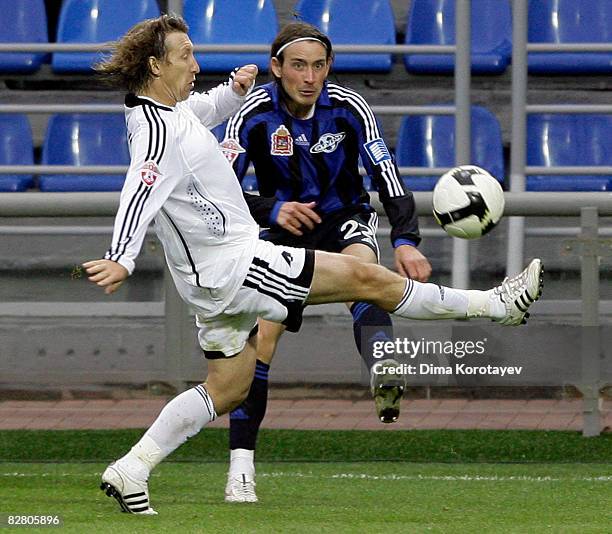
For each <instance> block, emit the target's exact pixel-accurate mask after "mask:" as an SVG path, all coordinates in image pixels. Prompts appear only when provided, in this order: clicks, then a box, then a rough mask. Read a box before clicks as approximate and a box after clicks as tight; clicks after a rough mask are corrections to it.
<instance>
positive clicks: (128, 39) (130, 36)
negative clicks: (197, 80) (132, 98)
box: [94, 15, 189, 93]
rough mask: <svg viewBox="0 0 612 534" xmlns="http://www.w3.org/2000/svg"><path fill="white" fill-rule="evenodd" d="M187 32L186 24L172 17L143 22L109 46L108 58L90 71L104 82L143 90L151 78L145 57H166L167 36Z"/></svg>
mask: <svg viewBox="0 0 612 534" xmlns="http://www.w3.org/2000/svg"><path fill="white" fill-rule="evenodd" d="M188 31H189V26H187V23H186V22H185V21H184V20H183V19H182V18H181V17H178V16H176V15H162V16H161V17H157V18H156V19H147V20H143V21H142V22H139V23H138V24H136V25H134V26H132V28H130V29H129V30H128V31H127V33H126V34H125V35H124V36H123V37H122V38H121V39H119V41H116V42H115V43H113V44H112V47H113V52H112V54H111V55H110V57H108V58H106V59H103V60H102V61H100V62H99V63H98V64H96V65H95V66H94V70H95V71H96V72H98V73H99V74H101V75H102V76H103V77H104V78H105V79H106V80H107V81H108V82H110V83H112V84H114V85H119V86H121V87H123V88H125V89H127V90H128V91H130V92H132V93H137V92H138V91H141V90H143V89H144V88H146V87H147V86H148V85H149V83H150V81H151V79H152V78H153V74H152V73H151V68H150V66H149V61H148V59H149V57H151V56H152V57H155V58H157V59H160V60H161V59H164V58H165V57H166V53H167V50H166V37H167V35H168V34H169V33H174V32H180V33H187V32H188Z"/></svg>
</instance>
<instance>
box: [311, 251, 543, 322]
mask: <svg viewBox="0 0 612 534" xmlns="http://www.w3.org/2000/svg"><path fill="white" fill-rule="evenodd" d="M542 274H543V268H542V262H541V261H540V260H539V259H534V260H532V261H531V262H530V263H529V265H528V266H527V267H526V268H525V269H524V270H523V271H522V272H521V273H519V274H518V275H516V276H514V277H512V278H509V279H505V280H504V281H503V282H502V283H501V284H500V285H499V286H497V287H495V288H493V289H490V290H488V291H477V290H467V289H454V288H450V287H444V286H438V285H435V284H430V283H426V284H425V283H421V282H417V281H414V280H409V279H406V278H402V277H401V276H399V275H397V274H395V273H393V272H391V271H389V270H388V269H386V268H384V267H381V266H380V265H373V264H366V263H363V262H360V261H359V260H357V259H355V258H350V257H348V256H346V255H342V254H330V253H326V252H319V251H317V252H316V262H315V276H314V279H313V283H312V287H311V291H310V294H309V295H308V298H307V301H306V302H307V304H321V303H324V302H338V301H344V300H346V301H349V300H363V301H366V302H372V303H374V304H376V305H378V306H380V307H381V308H383V309H385V310H387V311H389V312H391V313H394V314H396V315H399V316H400V317H404V318H406V319H419V320H439V319H468V318H477V317H482V318H489V319H493V320H494V321H496V322H499V323H500V324H502V325H505V326H516V325H519V324H523V323H524V322H525V321H526V320H527V318H528V316H529V315H528V312H527V310H528V308H529V306H530V305H531V304H532V303H533V302H534V301H536V300H537V299H538V298H539V297H540V294H541V292H542V284H543V279H542Z"/></svg>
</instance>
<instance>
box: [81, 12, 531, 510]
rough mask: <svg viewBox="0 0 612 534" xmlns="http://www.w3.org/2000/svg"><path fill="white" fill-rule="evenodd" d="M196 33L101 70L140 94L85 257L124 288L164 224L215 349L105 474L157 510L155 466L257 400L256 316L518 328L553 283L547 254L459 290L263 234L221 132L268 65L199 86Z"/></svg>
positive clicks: (157, 23) (203, 335)
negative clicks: (249, 398) (109, 217)
mask: <svg viewBox="0 0 612 534" xmlns="http://www.w3.org/2000/svg"><path fill="white" fill-rule="evenodd" d="M187 31H188V28H187V26H186V24H185V22H184V21H183V20H182V19H181V18H180V17H174V16H169V15H163V16H161V17H159V18H157V19H149V20H146V21H143V22H141V23H139V24H137V25H135V26H134V27H133V28H132V29H131V30H129V31H128V32H127V33H126V34H125V36H124V37H123V38H122V39H121V40H120V41H119V42H118V43H116V46H115V50H114V53H113V54H112V56H111V57H110V58H109V59H107V60H105V61H103V62H102V63H101V64H100V65H99V66H98V67H97V69H98V70H99V71H100V72H101V73H103V74H105V75H107V76H108V77H109V79H111V80H112V81H114V82H116V83H118V84H120V85H122V86H124V87H125V88H127V90H128V91H129V94H128V96H127V97H126V101H125V114H126V122H127V129H128V139H129V145H130V155H131V163H130V167H129V170H128V173H127V176H126V180H125V185H124V187H123V190H122V192H121V200H120V205H119V210H118V212H117V216H116V219H115V226H114V233H113V239H112V244H111V246H110V248H109V250H108V251H107V253H106V254H105V256H104V258H103V259H99V260H93V261H88V262H86V263H84V264H83V266H84V267H85V269H86V271H87V273H88V274H89V279H90V280H91V281H92V282H94V283H96V284H97V285H99V286H100V287H102V288H104V290H105V292H106V293H112V292H114V291H116V290H117V289H118V288H119V287H120V285H121V284H122V283H123V281H124V280H125V279H126V278H127V277H128V276H129V275H130V274H132V272H133V270H134V266H135V260H136V257H137V256H138V253H139V251H140V247H141V245H142V242H143V239H144V236H145V232H146V229H147V226H148V225H149V223H150V222H151V221H153V220H155V229H156V232H157V235H158V237H159V239H160V241H161V243H162V245H163V247H164V251H165V255H166V261H167V263H168V267H169V269H170V272H171V274H172V277H173V279H174V282H175V284H176V287H177V289H178V292H179V294H180V295H181V297H182V298H183V299H184V300H185V301H186V302H187V304H188V305H189V306H190V308H191V309H192V311H193V312H194V314H195V317H196V323H197V325H198V327H199V334H198V338H199V342H200V346H201V347H202V349H203V351H204V355H205V356H206V357H207V358H208V359H209V364H208V370H209V373H208V377H207V378H206V381H205V382H204V383H203V384H200V385H198V386H196V387H194V388H192V389H189V390H187V391H185V392H183V393H181V394H180V395H178V396H177V397H175V398H174V399H172V400H171V401H170V402H169V403H168V404H167V405H166V406H165V407H164V408H163V410H162V411H161V413H160V414H159V416H158V417H157V419H156V420H155V422H154V423H153V424H152V425H151V427H150V428H149V429H148V430H147V431H146V433H145V434H144V436H143V437H142V438H141V439H140V440H139V441H138V443H136V444H135V445H134V447H132V449H131V450H130V451H129V452H128V453H127V454H126V455H125V456H123V457H122V458H120V459H119V460H117V461H116V462H114V463H112V464H111V465H109V466H108V467H107V469H106V470H105V471H104V473H103V474H102V485H101V488H102V489H103V490H104V491H105V492H106V494H107V495H109V496H113V497H115V498H116V499H117V501H118V502H119V504H120V506H121V508H122V510H124V511H126V512H130V513H134V514H155V513H156V512H155V511H154V510H153V508H151V506H150V504H149V492H148V484H147V480H148V477H149V474H150V472H151V470H152V469H153V468H154V467H155V466H156V465H157V464H159V462H161V461H162V460H163V459H164V458H165V457H166V456H167V455H168V454H170V453H171V452H172V451H173V450H175V449H176V448H177V447H179V446H180V445H181V444H182V443H184V442H185V441H186V440H187V439H188V438H190V437H191V436H194V435H195V434H197V433H198V432H199V431H200V430H201V429H202V428H203V427H204V426H205V425H206V424H207V423H208V422H210V421H212V420H214V419H215V418H216V417H217V416H218V415H221V414H224V413H227V412H228V411H230V410H232V409H233V408H235V407H236V406H238V405H239V404H240V403H241V402H242V401H243V400H244V398H245V397H246V395H247V392H248V390H249V387H250V384H251V380H252V378H253V371H254V367H255V359H256V352H255V346H254V343H255V337H254V334H255V330H254V327H255V325H256V322H257V318H258V317H262V318H264V319H268V320H270V321H275V322H282V323H284V324H285V325H286V326H287V329H288V330H293V331H296V330H297V329H298V328H299V326H300V323H301V313H302V309H303V306H304V305H306V304H322V303H325V302H347V301H355V300H362V301H365V302H372V303H374V304H376V305H378V306H380V307H381V308H383V309H385V310H387V311H389V312H392V313H394V314H396V315H399V316H401V317H405V318H410V319H424V320H425V319H456V318H470V317H484V318H490V319H493V320H495V321H498V322H500V323H501V324H504V325H518V324H522V323H524V322H525V320H526V318H527V317H528V313H527V308H528V307H529V305H530V304H531V303H532V302H533V301H534V300H536V299H537V298H538V297H539V296H540V293H541V286H542V265H541V262H540V260H538V259H535V260H532V262H531V263H530V264H529V266H528V267H527V268H526V269H525V270H524V271H523V272H522V273H520V274H519V275H517V276H516V277H514V278H511V279H507V280H504V282H502V284H501V285H500V286H498V287H496V288H493V289H491V290H488V291H473V290H457V289H452V288H448V287H444V288H443V287H441V286H438V285H435V284H425V283H420V282H417V281H412V280H409V279H406V278H402V277H401V276H399V275H398V274H395V273H393V272H391V271H389V270H388V269H386V268H384V267H382V266H380V265H377V264H372V263H364V262H362V261H361V260H359V259H358V258H356V257H352V256H348V255H342V254H333V253H328V252H319V251H317V252H315V251H312V250H305V249H296V248H290V247H282V246H277V245H273V244H271V243H269V242H266V241H261V240H259V239H258V234H259V228H258V226H257V224H256V223H255V221H254V220H253V218H252V217H251V215H250V214H249V210H248V208H247V205H246V202H245V201H244V198H243V195H242V190H241V188H240V184H239V182H238V180H237V178H236V176H235V174H234V172H233V170H232V168H231V166H230V164H229V163H228V161H227V159H226V158H225V156H224V155H223V152H222V150H221V148H220V147H219V144H218V143H217V141H216V139H215V138H214V136H213V135H212V134H211V132H210V131H209V128H212V127H214V126H215V125H216V124H219V123H221V122H222V121H223V120H224V119H225V118H227V117H229V116H230V115H232V114H233V113H235V112H236V111H237V110H238V109H239V107H240V106H241V104H242V102H243V100H244V97H245V96H246V94H247V93H248V92H249V91H250V90H251V88H252V87H253V85H254V82H255V76H256V74H257V68H256V67H255V66H254V65H247V66H244V67H242V68H240V69H238V70H237V71H236V72H235V73H234V74H233V75H232V76H231V77H230V80H229V82H227V83H225V84H222V85H220V86H218V87H216V88H214V89H212V90H211V91H208V92H205V93H193V86H194V81H195V75H196V74H197V73H198V72H199V67H198V64H197V62H196V60H195V57H194V55H193V45H192V43H191V41H190V39H189V37H188V35H187Z"/></svg>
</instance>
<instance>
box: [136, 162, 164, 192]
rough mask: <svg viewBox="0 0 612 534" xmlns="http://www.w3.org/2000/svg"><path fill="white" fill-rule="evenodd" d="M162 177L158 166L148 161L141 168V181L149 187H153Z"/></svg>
mask: <svg viewBox="0 0 612 534" xmlns="http://www.w3.org/2000/svg"><path fill="white" fill-rule="evenodd" d="M160 176H161V172H159V169H158V168H157V165H155V163H154V162H152V161H147V162H146V163H145V164H144V165H143V166H142V167H141V168H140V179H141V180H142V181H143V182H144V184H145V185H146V186H148V187H151V186H152V185H153V184H154V183H155V180H157V179H158V178H159V177H160Z"/></svg>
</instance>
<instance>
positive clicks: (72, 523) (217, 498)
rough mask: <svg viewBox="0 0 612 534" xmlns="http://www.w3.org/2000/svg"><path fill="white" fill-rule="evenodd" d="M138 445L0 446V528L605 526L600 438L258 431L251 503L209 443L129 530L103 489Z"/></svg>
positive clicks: (608, 475)
mask: <svg viewBox="0 0 612 534" xmlns="http://www.w3.org/2000/svg"><path fill="white" fill-rule="evenodd" d="M141 432H142V431H107V432H100V431H78V432H70V431H64V432H57V431H56V432H47V431H42V432H21V431H17V432H15V431H6V432H0V460H2V461H0V517H3V514H4V517H5V516H6V514H18V515H28V514H37V515H59V516H61V517H62V519H63V525H62V526H61V527H58V528H59V532H77V533H81V532H113V533H118V532H130V533H132V532H133V533H138V532H143V533H144V532H146V533H149V532H151V533H154V532H206V533H208V532H211V533H215V532H223V533H233V532H247V533H248V532H274V533H276V532H279V533H292V532H295V533H302V532H303V533H311V532H316V533H324V532H330V533H331V532H334V533H344V532H347V533H352V532H356V533H357V532H358V533H361V532H368V533H378V532H381V533H382V532H384V533H388V532H389V531H392V532H402V533H404V532H440V533H448V532H451V533H454V532H470V533H471V532H477V533H488V532H493V533H497V532H504V533H506V532H509V533H511V532H516V533H519V532H520V533H523V532H528V533H531V532H534V533H535V532H537V533H540V532H555V533H557V532H563V533H566V532H576V533H589V532H602V533H603V532H610V524H612V462H611V460H612V446H611V445H612V440H611V437H612V436H610V435H609V434H608V435H604V436H601V437H599V438H591V439H585V438H582V437H581V436H580V435H579V434H578V433H572V432H556V433H555V432H548V433H547V432H484V431H437V432H436V431H415V432H384V431H382V432H355V431H349V432H332V431H328V432H316V431H265V432H264V433H263V434H262V436H261V445H262V447H261V455H260V458H261V460H262V461H261V462H259V464H258V479H257V482H258V485H257V493H258V496H259V499H260V502H259V503H257V504H248V505H244V504H226V503H224V502H223V490H224V485H225V477H226V469H227V465H226V462H225V458H226V456H227V451H226V450H225V444H226V443H227V441H226V440H227V432H226V431H222V430H215V431H212V430H206V431H204V432H203V433H201V434H200V435H199V436H198V437H197V438H195V439H194V440H192V441H190V442H189V443H188V444H187V445H186V446H185V447H184V448H182V449H181V450H179V453H180V454H175V455H173V456H171V457H170V459H169V460H170V461H167V462H164V463H162V464H161V465H160V466H159V467H158V469H156V471H155V472H154V473H153V475H152V477H151V479H150V491H151V503H152V505H153V507H154V508H156V509H157V511H158V512H159V515H158V516H154V517H138V516H131V515H128V514H124V513H121V512H120V511H119V506H118V504H117V503H116V502H115V500H114V499H111V498H108V497H106V496H105V495H104V494H103V492H102V491H100V490H99V480H100V474H101V472H102V470H103V469H104V468H105V466H106V464H107V462H108V460H109V459H112V458H113V457H115V456H116V455H117V453H118V452H119V451H123V450H125V448H126V446H127V445H128V444H130V443H132V442H133V440H134V438H135V437H137V436H138V435H140V434H141ZM342 458H344V460H345V461H341V459H342ZM427 458H429V461H427ZM271 460H272V461H271ZM282 460H290V461H282ZM322 460H326V461H322ZM35 530H36V529H28V531H30V532H32V531H35ZM38 530H40V531H44V532H52V531H53V530H52V529H49V528H45V529H44V530H43V529H38ZM7 531H8V529H7Z"/></svg>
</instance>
